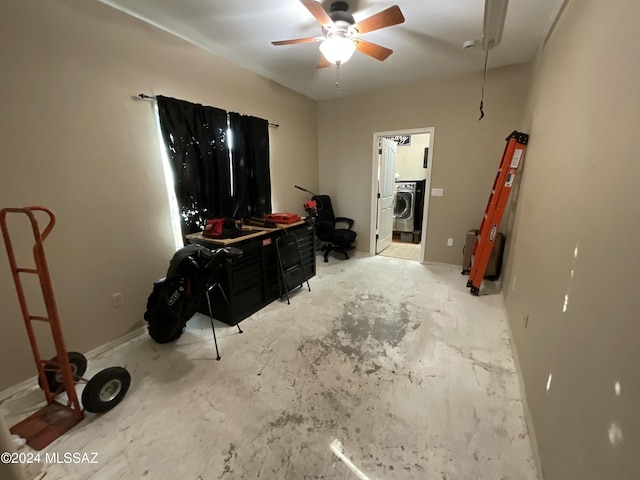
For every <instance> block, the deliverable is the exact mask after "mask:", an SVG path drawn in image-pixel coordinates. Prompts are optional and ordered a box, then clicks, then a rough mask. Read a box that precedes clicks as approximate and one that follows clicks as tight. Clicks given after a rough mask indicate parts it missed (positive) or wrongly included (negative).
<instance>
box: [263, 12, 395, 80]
mask: <svg viewBox="0 0 640 480" xmlns="http://www.w3.org/2000/svg"><path fill="white" fill-rule="evenodd" d="M300 3H302V5H304V6H305V7H306V9H307V10H309V12H311V15H313V16H314V17H315V19H316V20H317V21H318V22H319V23H320V25H322V35H321V36H318V37H308V38H297V39H293V40H280V41H278V42H271V43H272V44H273V45H276V46H279V45H293V44H296V43H312V42H322V43H320V52H321V53H322V55H323V59H322V60H321V61H320V63H319V65H318V67H319V68H323V67H328V66H330V65H331V64H335V65H338V66H340V65H341V64H343V63H344V62H346V61H347V60H349V59H350V58H351V56H352V55H353V53H354V52H355V51H356V50H358V51H359V52H362V53H364V54H365V55H368V56H370V57H373V58H375V59H376V60H380V61H383V60H385V59H386V58H387V57H388V56H389V55H391V54H392V53H393V50H391V49H389V48H386V47H382V46H380V45H377V44H375V43H371V42H367V41H366V40H362V39H361V38H359V37H360V35H364V34H365V33H369V32H373V31H374V30H380V29H381V28H385V27H390V26H392V25H398V24H400V23H403V22H404V16H403V15H402V12H401V11H400V7H398V6H397V5H394V6H392V7H389V8H387V9H385V10H382V11H381V12H378V13H376V14H374V15H371V16H370V17H368V18H365V19H364V20H361V21H360V22H357V23H356V21H355V20H354V18H353V16H352V15H351V14H350V13H348V10H349V5H348V4H347V2H333V3H332V4H331V7H330V9H329V10H330V11H329V13H327V12H326V11H325V10H324V8H323V7H322V5H321V4H320V3H319V2H318V1H317V0H300Z"/></svg>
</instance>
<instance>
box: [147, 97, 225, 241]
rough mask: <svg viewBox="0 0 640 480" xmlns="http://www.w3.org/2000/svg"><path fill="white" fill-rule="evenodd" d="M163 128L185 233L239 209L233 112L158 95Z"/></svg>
mask: <svg viewBox="0 0 640 480" xmlns="http://www.w3.org/2000/svg"><path fill="white" fill-rule="evenodd" d="M156 98H157V100H158V114H159V116H160V128H161V130H162V136H163V138H164V142H165V145H166V147H167V153H168V155H169V162H170V164H171V168H172V170H173V177H174V185H175V191H176V197H177V200H178V208H179V209H180V214H181V226H182V235H183V236H185V235H187V234H189V233H194V232H198V231H201V230H202V229H203V228H204V225H205V223H206V222H205V220H206V219H208V218H212V217H219V216H223V217H229V216H231V214H232V211H233V202H232V199H231V191H230V189H231V172H230V166H229V151H228V148H227V141H226V134H227V112H226V111H225V110H221V109H219V108H214V107H208V106H203V105H200V104H194V103H190V102H186V101H184V100H178V99H175V98H169V97H163V96H157V97H156Z"/></svg>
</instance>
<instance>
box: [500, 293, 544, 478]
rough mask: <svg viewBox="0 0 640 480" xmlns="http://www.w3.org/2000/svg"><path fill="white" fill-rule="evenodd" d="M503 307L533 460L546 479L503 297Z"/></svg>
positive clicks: (541, 476)
mask: <svg viewBox="0 0 640 480" xmlns="http://www.w3.org/2000/svg"><path fill="white" fill-rule="evenodd" d="M502 303H503V308H504V312H505V319H506V321H507V328H508V329H509V344H510V346H511V353H512V355H513V363H514V364H515V367H516V374H517V375H518V385H519V387H520V398H521V399H522V410H523V411H524V421H525V424H526V426H527V433H528V434H529V442H530V443H531V453H532V455H533V462H534V463H535V465H536V471H537V474H538V479H539V480H544V475H543V472H542V462H541V460H540V451H539V450H538V439H537V437H536V429H535V427H534V426H533V417H532V416H531V410H530V409H529V403H528V402H527V392H526V389H525V385H524V379H523V377H522V367H521V365H520V359H519V357H518V350H517V348H516V342H515V340H514V337H513V330H512V328H511V321H510V320H509V315H508V313H507V306H506V302H505V299H504V296H503V297H502Z"/></svg>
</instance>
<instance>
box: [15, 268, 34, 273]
mask: <svg viewBox="0 0 640 480" xmlns="http://www.w3.org/2000/svg"><path fill="white" fill-rule="evenodd" d="M17 270H18V273H38V270H36V269H35V268H18V269H17Z"/></svg>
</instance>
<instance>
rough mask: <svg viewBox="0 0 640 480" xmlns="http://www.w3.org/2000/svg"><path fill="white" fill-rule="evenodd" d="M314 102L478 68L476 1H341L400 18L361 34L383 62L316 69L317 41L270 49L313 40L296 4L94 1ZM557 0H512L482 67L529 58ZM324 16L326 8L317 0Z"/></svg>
mask: <svg viewBox="0 0 640 480" xmlns="http://www.w3.org/2000/svg"><path fill="white" fill-rule="evenodd" d="M100 1H102V2H103V3H106V4H108V5H111V6H113V7H115V8H118V9H120V10H123V11H125V12H127V13H129V14H131V15H134V16H136V17H138V18H140V19H142V20H145V21H147V22H149V23H151V24H153V25H155V26H157V27H160V28H162V29H163V30H166V31H168V32H170V33H173V34H175V35H177V36H179V37H181V38H183V39H185V40H188V41H190V42H192V43H194V44H196V45H199V46H200V47H202V48H205V49H207V50H209V51H211V52H213V53H215V54H217V55H220V56H222V57H224V58H227V59H229V60H231V61H233V62H234V63H236V64H238V65H241V66H242V67H245V68H247V69H249V70H252V71H254V72H256V73H258V74H260V75H262V76H264V77H266V78H269V79H271V80H273V81H275V82H277V83H280V84H282V85H285V86H286V87H289V88H291V89H292V90H295V91H297V92H299V93H302V94H304V95H306V96H308V97H310V98H312V99H315V100H326V99H330V98H337V97H341V96H346V95H353V94H357V93H361V92H365V91H370V90H375V89H379V88H383V87H390V86H394V85H400V84H403V83H408V82H412V81H417V80H424V79H432V78H442V77H447V76H451V75H458V74H463V73H471V72H476V71H481V70H482V68H483V66H484V55H483V53H482V52H481V51H480V49H467V50H463V49H462V44H463V42H465V41H466V40H472V39H476V38H479V37H480V36H481V34H482V23H483V14H484V0H396V1H395V2H394V1H393V0H391V1H384V0H348V1H347V3H348V4H349V5H350V9H349V13H351V14H352V15H353V16H354V17H355V20H356V22H358V21H360V20H362V19H364V18H366V17H368V16H370V15H372V14H374V13H377V12H379V11H380V10H384V9H385V8H387V7H390V6H391V5H394V4H395V5H398V6H399V7H400V9H401V10H402V13H403V14H404V16H405V18H406V21H405V22H404V23H403V24H401V25H396V26H393V27H388V28H385V29H382V30H378V31H375V32H370V33H368V34H366V35H363V37H362V38H363V39H365V40H368V41H370V42H374V43H378V44H380V45H382V46H385V47H387V48H390V49H392V50H393V51H394V53H393V54H392V55H391V56H390V57H389V58H388V59H387V60H385V61H384V62H380V61H378V60H375V59H373V58H371V57H368V56H366V55H364V54H362V53H360V52H356V53H355V54H354V56H353V57H352V58H351V60H349V62H347V63H345V64H344V65H342V67H340V85H341V86H340V89H337V88H336V85H335V84H336V68H335V67H331V68H323V69H318V68H316V66H317V63H318V60H319V58H320V52H319V50H318V45H319V44H318V43H305V44H298V45H287V46H278V47H276V46H273V45H271V41H273V40H288V39H292V38H301V37H315V36H318V35H321V33H322V32H321V27H320V25H319V24H318V22H317V21H316V20H315V19H314V18H313V16H312V15H311V13H309V11H308V10H307V9H306V8H305V7H304V6H303V5H302V4H301V3H300V2H299V1H298V0H225V1H220V0H100ZM560 1H561V0H510V1H509V9H508V13H507V20H506V24H505V29H504V34H503V37H502V43H501V44H500V45H499V46H498V47H496V48H495V49H493V50H491V51H490V53H489V67H490V68H492V67H499V66H504V65H510V64H515V63H523V62H527V61H530V60H532V59H533V58H534V55H535V52H536V51H537V49H538V47H539V45H540V44H541V43H542V41H543V40H544V37H545V34H546V32H547V31H548V29H549V27H550V25H551V22H552V19H553V17H554V16H555V14H556V12H557V9H558V7H559V3H560ZM321 3H322V5H323V6H324V7H325V10H327V11H328V10H329V6H330V4H331V3H332V2H331V0H329V1H322V2H321Z"/></svg>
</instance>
